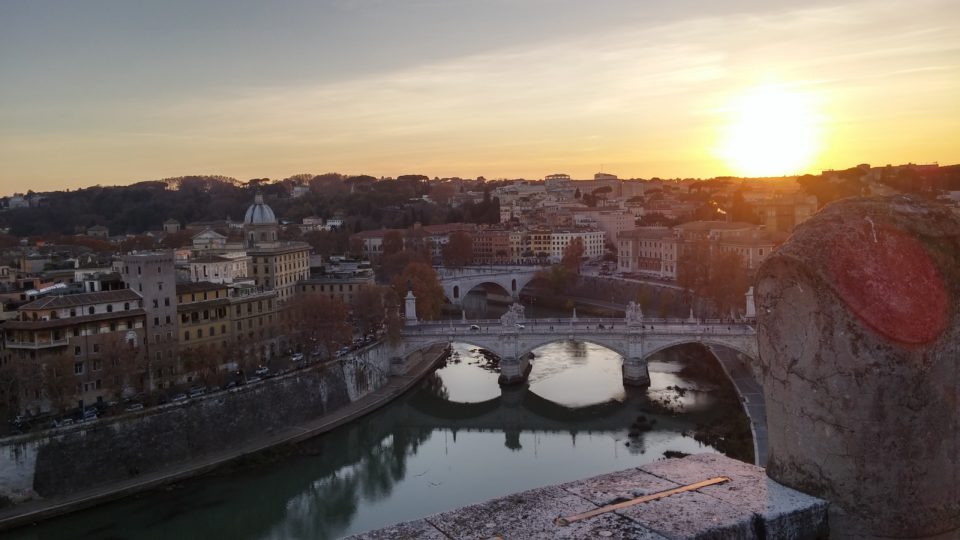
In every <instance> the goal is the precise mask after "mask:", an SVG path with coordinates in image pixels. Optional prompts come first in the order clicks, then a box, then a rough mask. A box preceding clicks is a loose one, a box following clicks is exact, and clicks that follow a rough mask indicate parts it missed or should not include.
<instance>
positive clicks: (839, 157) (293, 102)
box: [0, 0, 960, 193]
mask: <svg viewBox="0 0 960 540" xmlns="http://www.w3.org/2000/svg"><path fill="white" fill-rule="evenodd" d="M901 6H902V5H901V4H898V3H897V2H892V1H877V2H854V3H846V4H844V5H842V6H831V5H829V3H828V2H804V3H800V2H789V1H779V2H759V1H749V0H744V1H740V2H735V3H733V4H726V5H724V6H715V5H712V4H710V3H707V2H700V1H694V0H689V1H685V2H677V3H672V4H671V5H669V6H664V5H656V4H654V5H649V6H645V7H644V8H642V9H641V8H637V7H636V5H635V4H634V3H630V2H626V1H607V2H600V3H596V4H592V5H591V6H589V7H587V6H583V5H580V4H578V3H576V2H572V1H568V0H538V1H536V2H528V3H525V4H523V5H521V6H514V5H512V4H511V3H508V2H505V1H501V0H489V1H486V2H482V3H469V2H437V1H432V0H423V1H420V2H416V3H414V4H412V5H411V4H407V5H405V6H404V7H398V6H396V5H393V4H391V3H388V2H380V1H377V0H369V1H367V0H355V1H347V0H343V1H334V2H328V3H325V4H323V5H316V6H315V5H309V4H308V3H291V4H287V5H285V6H283V7H282V8H276V7H266V6H261V5H259V4H256V3H245V4H242V5H235V4H229V5H228V4H226V3H222V4H219V5H218V3H216V2H214V3H208V4H205V5H203V6H191V5H190V4H189V3H185V2H179V3H178V2H170V3H165V4H164V5H152V6H133V5H129V6H128V5H125V4H123V3H119V2H107V1H102V2H96V3H86V4H84V6H79V5H73V4H71V3H68V2H66V3H58V2H33V3H29V4H4V5H3V6H0V21H2V22H0V73H2V74H3V78H4V80H5V84H4V85H2V86H0V164H2V165H0V188H2V189H0V192H3V193H12V192H14V191H26V190H27V189H33V190H35V191H47V190H57V189H66V188H69V189H74V188H79V187H86V186H90V185H94V184H101V185H113V184H129V183H133V182H136V181H140V180H148V179H159V178H164V177H172V176H183V175H190V174H222V175H225V176H231V177H234V178H237V179H240V180H246V179H249V178H257V177H263V176H270V177H271V178H284V177H287V176H291V175H293V174H297V173H302V172H309V171H312V172H314V173H318V174H319V173H323V172H329V171H336V172H342V173H349V174H371V175H373V176H378V177H379V176H395V175H398V174H407V173H409V174H427V175H429V176H431V177H432V176H441V177H443V176H462V177H476V176H485V177H487V178H499V177H508V178H517V177H526V178H541V177H542V176H543V175H545V174H549V173H552V172H566V173H569V174H570V175H571V176H573V177H576V178H588V177H591V176H592V175H593V173H595V172H597V171H598V170H600V169H601V167H602V168H603V170H604V171H609V172H611V173H614V174H617V175H619V176H620V177H622V178H629V177H643V178H650V177H654V176H660V177H666V178H673V177H703V178H708V177H714V176H724V175H735V176H750V175H755V174H756V173H758V172H759V173H760V175H766V174H771V175H777V176H779V175H781V174H793V173H807V172H810V173H818V172H819V171H820V170H821V169H829V168H844V167H849V166H852V165H855V164H856V163H861V162H867V163H871V164H873V165H884V164H887V163H893V164H896V163H906V162H915V163H924V162H934V161H937V162H941V163H955V162H960V145H958V144H957V142H958V141H957V135H956V134H957V133H960V120H958V118H960V114H958V113H960V103H958V102H960V100H957V99H956V96H957V95H960V76H958V75H960V36H957V35H956V33H955V32H952V31H951V29H950V26H951V25H950V21H956V20H960V6H957V5H954V4H951V3H950V2H948V1H945V0H923V1H921V2H916V3H912V4H911V9H910V10H909V11H908V12H904V11H903V10H902V8H901ZM51 8H56V9H51ZM770 89H773V91H770ZM758 95H767V96H768V97H769V96H773V97H772V98H768V99H765V100H763V103H758V99H757V98H756V97H755V96H758ZM745 96H746V97H745ZM787 109H789V110H787ZM797 111H800V113H799V114H798V112H797ZM778 115H782V116H778ZM745 118H746V119H748V120H744V119H745ZM750 119H752V120H750ZM751 122H752V123H751ZM764 122H765V123H764ZM778 129H779V130H781V131H782V132H776V130H778ZM760 130H773V131H774V132H772V133H771V132H767V133H760V134H758V132H759V131H760ZM798 133H800V134H802V137H799V136H798V135H797V134H798ZM744 134H746V135H744ZM786 134H789V137H786ZM798 137H799V138H798ZM734 141H736V142H734ZM782 141H787V142H789V144H781V145H779V146H778V145H776V144H773V145H770V146H769V147H764V146H762V145H763V144H768V145H769V144H770V143H771V142H774V143H776V142H782ZM754 147H756V148H760V150H761V151H760V152H753V151H752V150H753V148H754ZM784 147H789V148H790V149H791V152H792V153H790V154H789V155H788V154H784V155H779V154H776V150H778V149H782V148H784ZM798 149H803V151H804V152H803V153H804V155H800V154H801V152H799V150H798ZM755 154H764V155H767V156H768V157H769V156H773V157H775V158H776V159H770V160H768V161H769V163H766V164H761V163H759V162H758V161H757V160H755V159H753V158H752V157H751V156H753V155H755ZM744 156H746V158H744ZM743 159H747V160H748V161H750V162H744V161H743ZM751 160H752V161H751ZM787 163H789V167H790V168H789V169H783V170H779V171H773V170H766V171H760V170H759V169H757V167H760V166H761V165H762V166H763V167H767V168H770V167H774V168H776V167H780V168H784V167H786V166H787V165H785V164H787ZM749 169H755V170H753V171H751V170H749Z"/></svg>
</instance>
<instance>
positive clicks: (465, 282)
mask: <svg viewBox="0 0 960 540" xmlns="http://www.w3.org/2000/svg"><path fill="white" fill-rule="evenodd" d="M543 268H544V267H542V266H463V267H460V268H450V267H444V266H438V267H436V268H435V269H436V271H437V276H438V277H439V278H440V284H441V285H442V286H443V292H444V293H445V294H446V295H447V299H448V300H450V303H451V304H454V305H460V304H461V303H462V302H463V297H464V296H466V295H467V293H469V292H470V291H471V290H472V289H474V288H476V287H479V286H480V285H483V284H484V283H493V284H495V285H499V286H500V287H502V288H503V290H505V291H507V294H509V295H510V296H511V297H513V299H514V300H517V299H518V298H520V291H522V290H523V288H524V287H526V286H527V284H528V283H530V281H532V280H533V278H534V277H536V274H537V272H538V271H540V270H542V269H543Z"/></svg>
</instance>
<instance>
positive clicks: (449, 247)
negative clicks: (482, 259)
mask: <svg viewBox="0 0 960 540" xmlns="http://www.w3.org/2000/svg"><path fill="white" fill-rule="evenodd" d="M472 262H473V238H472V237H471V236H470V235H469V234H467V233H466V232H464V231H455V232H453V233H451V234H450V240H449V241H448V242H447V243H446V245H444V246H443V264H445V265H447V266H452V267H455V268H456V267H460V266H465V265H468V264H470V263H472Z"/></svg>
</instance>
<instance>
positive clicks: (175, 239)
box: [160, 229, 197, 249]
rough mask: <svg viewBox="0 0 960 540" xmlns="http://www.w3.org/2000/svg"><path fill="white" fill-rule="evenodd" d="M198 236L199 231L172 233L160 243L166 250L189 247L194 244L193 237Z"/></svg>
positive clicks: (186, 230) (185, 230) (187, 230)
mask: <svg viewBox="0 0 960 540" xmlns="http://www.w3.org/2000/svg"><path fill="white" fill-rule="evenodd" d="M196 234H197V231H191V230H189V229H184V230H182V231H177V232H175V233H170V234H168V235H166V236H164V237H163V240H161V241H160V245H161V246H163V247H164V248H165V249H176V248H182V247H189V246H191V245H192V244H193V237H194V236H195V235H196Z"/></svg>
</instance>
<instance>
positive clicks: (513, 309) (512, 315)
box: [500, 304, 525, 328]
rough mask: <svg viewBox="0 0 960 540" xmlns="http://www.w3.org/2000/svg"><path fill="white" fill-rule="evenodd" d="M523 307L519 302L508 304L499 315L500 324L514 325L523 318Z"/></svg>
mask: <svg viewBox="0 0 960 540" xmlns="http://www.w3.org/2000/svg"><path fill="white" fill-rule="evenodd" d="M523 312H524V307H523V306H522V305H520V304H510V307H509V308H507V312H506V313H504V314H503V315H501V316H500V324H502V325H503V326H507V327H510V328H512V327H514V326H516V325H517V324H519V323H520V322H522V321H523V320H524V318H525V316H524V313H523Z"/></svg>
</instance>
